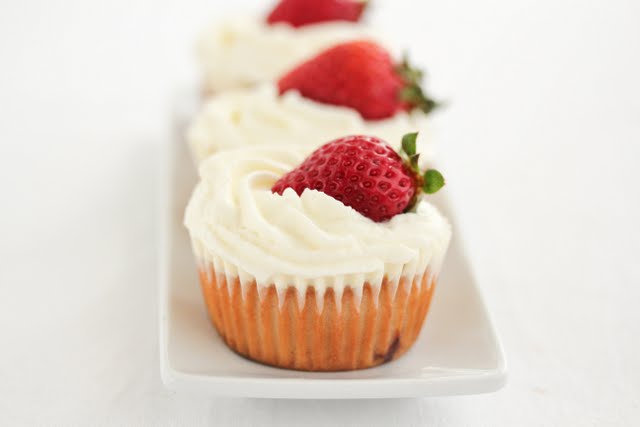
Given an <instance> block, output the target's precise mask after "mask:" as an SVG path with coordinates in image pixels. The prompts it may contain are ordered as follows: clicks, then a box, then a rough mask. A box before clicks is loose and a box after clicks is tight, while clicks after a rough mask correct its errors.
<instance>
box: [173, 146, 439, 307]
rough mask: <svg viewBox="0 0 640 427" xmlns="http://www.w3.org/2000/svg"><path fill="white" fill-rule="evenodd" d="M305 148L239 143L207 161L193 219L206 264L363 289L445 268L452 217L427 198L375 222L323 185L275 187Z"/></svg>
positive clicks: (289, 282) (191, 207) (282, 284)
mask: <svg viewBox="0 0 640 427" xmlns="http://www.w3.org/2000/svg"><path fill="white" fill-rule="evenodd" d="M306 154H307V153H305V151H304V150H302V149H300V147H296V146H294V147H287V146H278V147H274V146H271V147H258V148H256V147H252V148H241V149H235V150H226V151H223V152H220V153H218V154H216V155H214V156H211V157H209V158H208V159H207V160H206V161H204V162H203V163H202V164H201V165H200V170H199V172H200V182H199V183H198V185H197V186H196V188H195V190H194V193H193V195H192V197H191V200H190V202H189V204H188V206H187V210H186V214H185V225H186V227H187V229H188V230H189V233H190V235H191V239H192V244H193V248H194V251H195V254H196V257H197V259H198V260H199V262H200V263H201V266H203V265H205V266H206V265H209V266H211V265H214V266H215V270H216V272H220V271H224V274H226V275H227V276H236V277H240V280H241V282H243V281H253V280H255V281H256V283H257V284H258V285H259V286H262V285H270V284H275V285H276V288H277V289H278V290H279V291H281V290H283V289H285V288H286V287H288V286H295V287H296V288H298V289H299V290H301V291H304V288H305V287H306V286H308V285H310V284H312V285H313V286H314V287H318V286H320V287H322V286H332V287H333V288H334V289H335V290H336V292H341V291H342V290H343V288H344V287H345V286H350V287H352V288H354V291H355V292H358V291H361V288H362V286H363V285H364V283H365V282H368V283H369V284H371V285H372V286H376V285H377V284H380V283H381V281H382V279H383V278H384V277H387V278H388V279H390V278H400V277H402V276H407V277H411V278H413V277H415V276H416V275H418V276H420V275H423V274H425V273H427V272H428V273H429V274H432V275H437V274H438V272H439V270H440V266H441V264H442V261H443V258H444V255H445V252H446V250H447V247H448V244H449V240H450V236H451V227H450V225H449V222H448V221H447V220H446V219H445V218H444V217H443V216H442V215H441V214H440V213H439V211H438V210H437V209H436V208H435V207H434V206H433V205H432V204H430V203H429V202H427V201H426V200H424V199H421V200H419V202H418V203H417V205H416V206H415V208H414V210H413V211H412V212H407V213H404V214H400V215H397V216H395V217H393V218H392V219H391V220H389V221H387V222H383V223H376V222H373V221H371V220H370V219H368V218H366V217H364V216H362V215H361V214H360V213H358V212H356V211H355V210H353V209H351V208H350V207H347V206H345V205H344V204H342V203H341V202H339V201H337V200H335V199H334V198H332V197H330V196H328V195H326V194H324V193H322V192H318V191H316V190H309V189H308V190H305V191H304V192H303V193H302V195H300V196H298V195H297V194H296V193H295V192H294V191H293V190H291V189H287V190H285V191H284V193H283V194H282V195H278V194H273V193H272V192H271V187H272V185H273V184H274V183H275V181H276V180H277V179H278V178H279V177H280V176H282V175H283V174H285V173H286V172H288V171H289V170H291V169H293V168H294V167H295V166H297V165H298V164H299V163H300V162H301V161H302V160H304V158H305V157H306ZM358 287H359V288H360V289H359V290H358V289H357V288H358ZM299 294H302V292H299Z"/></svg>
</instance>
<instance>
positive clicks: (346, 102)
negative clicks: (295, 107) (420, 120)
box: [278, 41, 436, 120]
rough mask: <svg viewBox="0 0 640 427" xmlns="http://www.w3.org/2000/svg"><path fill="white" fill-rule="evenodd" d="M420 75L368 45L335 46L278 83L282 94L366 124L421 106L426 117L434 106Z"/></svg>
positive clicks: (379, 48) (358, 43) (405, 62)
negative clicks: (351, 113) (349, 111)
mask: <svg viewBox="0 0 640 427" xmlns="http://www.w3.org/2000/svg"><path fill="white" fill-rule="evenodd" d="M421 81H422V73H421V72H420V71H418V70H414V69H412V68H411V67H410V66H409V64H408V63H407V61H406V60H404V61H403V62H402V63H400V64H395V63H394V62H393V59H392V58H391V55H389V53H388V52H387V51H386V50H385V49H384V48H383V47H381V46H379V45H377V44H376V43H374V42H371V41H353V42H347V43H343V44H340V45H337V46H334V47H332V48H330V49H328V50H326V51H324V52H322V53H320V54H319V55H317V56H316V57H314V58H311V59H310V60H308V61H306V62H304V63H303V64H301V65H299V66H298V67H296V68H294V69H293V70H292V71H290V72H289V73H287V74H286V75H285V76H283V77H282V78H280V80H279V81H278V88H279V90H280V93H281V94H282V93H284V92H286V91H288V90H292V89H295V90H297V91H299V92H300V94H301V95H302V96H304V97H306V98H310V99H313V100H316V101H319V102H323V103H325V104H333V105H342V106H346V107H351V108H353V109H355V110H357V111H358V112H359V113H360V115H361V116H362V117H363V118H365V119H368V120H376V119H385V118H388V117H392V116H394V115H395V114H396V113H397V112H398V111H401V110H411V109H413V108H420V109H421V110H422V111H424V112H425V113H429V112H430V111H431V110H432V109H433V108H434V107H435V106H436V103H435V102H434V101H433V100H432V99H430V98H429V97H427V96H426V95H425V94H424V92H423V90H422V88H421V87H420V82H421Z"/></svg>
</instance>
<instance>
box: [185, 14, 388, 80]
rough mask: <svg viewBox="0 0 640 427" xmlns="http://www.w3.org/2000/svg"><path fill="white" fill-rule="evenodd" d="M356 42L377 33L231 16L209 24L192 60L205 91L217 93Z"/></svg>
mask: <svg viewBox="0 0 640 427" xmlns="http://www.w3.org/2000/svg"><path fill="white" fill-rule="evenodd" d="M355 39H375V40H378V41H380V39H381V38H380V36H379V31H373V30H372V29H371V28H368V27H366V26H364V25H362V24H358V23H355V22H346V21H329V22H319V23H313V24H310V25H304V26H301V27H299V28H294V27H293V26H291V25H289V24H287V23H282V22H278V23H273V24H269V23H267V22H266V19H265V18H264V17H260V16H255V17H236V18H229V19H226V20H224V21H222V22H219V23H216V24H215V25H212V26H211V27H210V28H209V29H208V30H207V31H206V32H205V33H204V34H203V35H202V36H201V38H200V39H199V41H198V44H197V55H198V60H199V62H200V66H201V69H202V72H203V80H204V87H205V91H207V92H209V93H216V92H219V91H222V90H228V89H233V88H238V87H248V86H252V85H255V84H257V83H262V82H268V81H273V80H275V79H277V78H278V77H279V76H280V75H281V74H282V73H284V72H286V71H288V70H289V69H291V67H293V66H295V65H296V64H298V63H300V62H302V61H304V60H306V59H308V58H310V57H312V56H313V55H314V54H316V53H318V52H320V51H322V50H323V49H326V48H328V47H330V46H333V45H336V44H338V43H341V42H344V41H347V40H355Z"/></svg>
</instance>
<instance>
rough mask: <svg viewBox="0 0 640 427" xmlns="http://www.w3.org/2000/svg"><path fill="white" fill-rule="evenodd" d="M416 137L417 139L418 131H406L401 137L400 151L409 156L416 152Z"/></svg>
mask: <svg viewBox="0 0 640 427" xmlns="http://www.w3.org/2000/svg"><path fill="white" fill-rule="evenodd" d="M416 139H418V132H414V133H408V134H406V135H405V136H403V137H402V151H404V152H405V153H406V154H407V156H409V158H411V156H414V155H415V154H416Z"/></svg>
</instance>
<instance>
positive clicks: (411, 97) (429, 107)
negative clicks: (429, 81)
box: [397, 55, 439, 114]
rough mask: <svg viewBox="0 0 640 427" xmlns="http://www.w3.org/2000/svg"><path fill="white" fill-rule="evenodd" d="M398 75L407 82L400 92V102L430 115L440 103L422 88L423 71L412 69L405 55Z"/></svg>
mask: <svg viewBox="0 0 640 427" xmlns="http://www.w3.org/2000/svg"><path fill="white" fill-rule="evenodd" d="M397 71H398V74H400V76H401V77H402V78H403V80H404V81H405V84H406V86H405V87H404V88H402V90H401V91H400V100H401V101H404V102H406V103H407V104H409V105H410V106H411V107H412V108H419V109H420V110H422V111H423V112H424V113H425V114H429V113H430V112H431V111H433V109H434V108H436V107H438V105H439V104H438V103H437V102H436V101H435V100H433V99H432V98H431V97H429V96H427V95H426V94H425V93H424V90H423V89H422V87H421V84H422V78H423V76H424V75H423V73H422V71H421V70H418V69H415V68H412V67H411V65H409V59H408V58H407V56H406V55H405V56H404V58H403V59H402V63H400V65H398V68H397Z"/></svg>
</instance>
